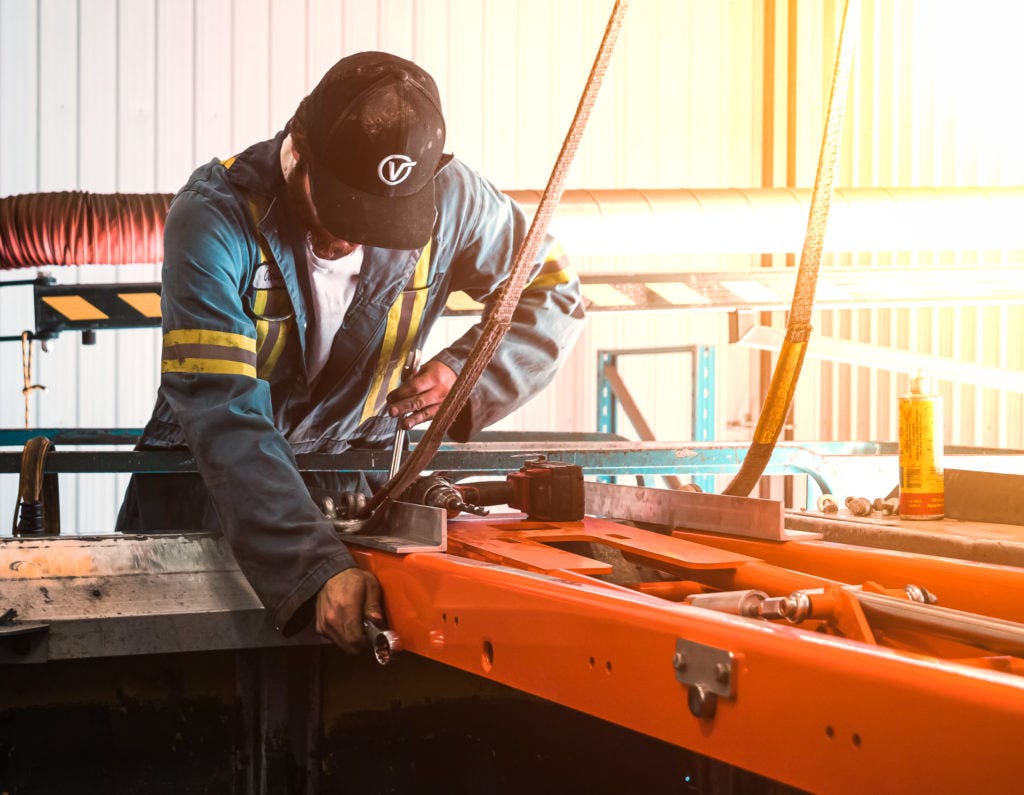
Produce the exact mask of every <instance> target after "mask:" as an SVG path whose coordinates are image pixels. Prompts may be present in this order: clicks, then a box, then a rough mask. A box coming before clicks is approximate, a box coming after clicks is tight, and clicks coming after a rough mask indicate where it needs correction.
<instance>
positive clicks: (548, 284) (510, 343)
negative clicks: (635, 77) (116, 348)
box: [118, 133, 583, 634]
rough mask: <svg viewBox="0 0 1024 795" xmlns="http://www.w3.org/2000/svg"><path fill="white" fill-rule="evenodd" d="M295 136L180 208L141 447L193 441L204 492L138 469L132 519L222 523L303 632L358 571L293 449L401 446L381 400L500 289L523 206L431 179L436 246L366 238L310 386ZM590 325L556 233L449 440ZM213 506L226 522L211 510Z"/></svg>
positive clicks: (259, 589) (188, 190)
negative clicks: (291, 181) (413, 358)
mask: <svg viewBox="0 0 1024 795" xmlns="http://www.w3.org/2000/svg"><path fill="white" fill-rule="evenodd" d="M283 138H284V133H279V134H278V135H277V136H276V137H275V138H273V139H271V140H269V141H264V142H262V143H258V144H256V145H254V146H252V147H250V148H249V149H247V150H246V151H245V152H243V153H242V154H240V155H238V156H236V157H234V158H231V159H230V160H228V161H225V162H223V163H222V162H221V161H218V160H215V161H212V162H210V163H208V164H207V165H205V166H202V167H200V168H199V169H197V170H196V171H195V173H193V175H192V177H191V179H190V180H189V181H188V183H187V184H186V185H185V187H184V188H183V189H182V190H181V191H180V192H179V193H178V194H177V196H175V198H174V201H173V202H172V204H171V208H170V211H169V213H168V216H167V221H166V227H165V235H164V264H163V275H162V280H163V286H162V297H161V310H162V313H163V354H162V362H161V373H162V375H161V381H160V388H159V391H158V393H157V400H156V406H155V408H154V410H153V416H152V418H151V419H150V421H149V423H148V424H147V425H146V428H145V432H144V435H143V438H142V440H141V442H140V447H141V448H144V449H154V448H156V449H166V448H180V447H184V446H187V447H188V449H189V450H190V451H191V452H192V454H193V455H194V456H195V459H196V463H197V465H198V469H199V472H200V473H201V475H202V481H203V483H205V488H203V486H202V484H201V483H198V482H197V481H198V479H195V478H193V479H192V481H191V482H190V481H189V478H188V476H174V475H171V476H135V477H134V478H133V481H132V484H131V485H130V486H129V490H128V494H127V495H126V500H125V504H124V505H123V506H122V509H121V515H120V516H119V517H118V529H119V530H121V531H124V532H152V531H157V530H163V531H167V530H171V529H179V530H180V529H191V530H195V529H204V528H209V527H211V526H217V525H219V527H220V528H221V529H222V531H223V532H224V534H225V536H226V537H227V539H228V541H229V543H230V544H231V547H232V550H233V551H234V554H235V557H236V559H237V560H238V563H239V566H240V567H241V569H242V571H243V572H244V573H245V575H246V576H247V577H248V579H249V582H250V583H251V584H252V586H253V588H254V589H255V591H256V593H257V595H258V596H259V598H260V599H261V601H262V602H263V604H264V605H265V606H266V608H267V609H268V611H269V612H270V615H271V617H272V619H273V621H274V624H275V626H277V627H278V629H280V630H282V631H284V632H285V633H286V634H289V633H291V632H293V631H296V630H297V629H299V628H301V627H302V625H303V624H305V623H306V622H307V621H308V620H309V618H310V616H311V607H312V597H313V596H315V595H316V593H317V592H318V591H319V590H320V588H321V586H322V585H323V584H324V583H325V582H326V581H327V580H328V579H329V578H330V577H332V576H334V575H335V574H337V573H338V572H340V571H342V570H344V569H346V568H349V567H351V566H353V565H354V562H353V560H352V557H351V556H350V555H349V553H348V551H347V550H346V548H345V546H344V544H342V543H341V541H340V540H339V538H338V535H337V533H336V532H335V530H334V528H333V526H332V525H331V523H330V522H329V521H327V520H326V519H324V517H323V515H322V513H321V512H320V510H319V509H318V508H317V506H316V504H315V503H314V501H313V499H312V498H311V497H310V495H309V493H308V491H307V488H306V486H305V485H304V482H303V479H302V477H301V476H300V474H299V473H298V471H297V468H296V463H295V456H294V454H295V453H305V452H320V453H334V452H340V451H342V450H345V449H346V448H349V447H387V446H389V445H390V443H391V438H392V437H393V435H394V429H395V420H394V419H392V418H390V417H387V416H386V412H383V411H382V409H383V408H384V406H385V397H386V395H387V394H388V392H389V391H391V390H392V389H394V388H395V387H396V386H397V384H398V379H399V376H400V372H401V365H402V364H403V362H404V360H405V357H406V355H407V352H408V351H409V350H410V349H412V348H413V346H420V345H421V344H422V342H421V341H422V340H423V338H424V337H425V336H426V334H427V332H428V331H429V329H430V327H431V326H432V325H433V323H434V321H435V320H436V319H437V318H438V316H439V315H440V314H441V312H442V311H443V309H444V306H445V303H446V301H447V299H448V296H449V294H450V293H452V292H455V291H458V290H462V291H465V292H466V293H467V294H468V295H469V296H470V297H471V298H473V299H475V300H478V301H480V302H482V303H484V304H485V305H487V303H488V302H489V301H491V300H493V298H494V297H495V296H496V293H497V290H498V289H499V288H500V286H501V284H502V283H503V281H504V279H505V278H506V276H507V273H508V270H509V268H510V266H511V262H512V258H513V256H514V254H515V251H516V249H517V248H518V246H519V243H520V241H521V240H522V238H523V237H524V235H525V233H526V224H525V219H524V216H523V213H522V210H521V209H520V208H519V207H518V206H517V205H516V204H515V203H514V202H512V201H511V200H509V199H508V198H507V197H506V196H504V195H503V194H501V193H500V192H499V191H498V190H497V189H496V188H495V187H494V186H493V185H491V184H490V183H489V182H487V181H486V180H484V179H483V178H482V177H480V176H479V175H478V174H476V173H475V172H473V171H472V170H471V169H469V168H468V167H467V166H465V165H464V164H463V163H461V162H460V161H459V160H457V159H455V158H449V159H447V162H444V163H443V165H442V166H441V167H440V168H439V170H438V173H437V175H436V177H435V194H436V205H437V220H436V222H435V225H434V233H433V237H432V239H431V241H430V243H429V244H428V245H427V246H426V247H425V248H424V249H422V250H420V251H397V250H388V249H378V248H370V247H366V248H365V249H364V258H363V265H362V270H361V271H360V275H359V283H358V287H357V289H356V293H355V296H354V298H353V301H352V304H351V305H350V306H349V308H348V311H347V312H346V314H345V318H344V320H343V322H342V325H341V329H340V330H339V332H338V334H337V336H336V337H335V339H334V344H333V348H332V350H331V354H330V358H329V359H328V362H327V364H326V366H325V367H324V369H323V371H322V372H321V374H320V376H319V377H318V378H317V379H316V381H314V382H313V383H312V384H310V383H309V381H308V379H307V375H306V369H305V360H304V350H305V345H306V339H307V336H308V334H309V332H310V330H311V324H313V323H315V322H316V319H315V318H312V317H310V316H309V313H308V311H307V306H309V305H310V301H309V284H308V278H307V275H306V260H305V257H306V245H305V230H303V229H301V228H299V227H298V224H297V223H296V221H295V219H294V218H293V217H292V215H291V214H290V212H289V210H288V206H287V200H286V198H285V195H286V194H285V185H284V180H283V178H282V175H281V167H280V159H279V158H280V147H281V142H282V140H283ZM486 311H487V310H486V309H485V312H486ZM582 325H583V307H582V301H581V297H580V291H579V283H578V281H577V279H576V278H575V276H574V275H573V274H572V272H571V271H570V270H569V268H568V267H567V265H566V262H565V259H564V255H562V253H561V248H560V246H558V245H557V244H556V243H554V242H553V241H552V240H550V239H549V240H548V241H547V244H546V245H545V247H544V248H543V250H542V256H541V257H539V258H538V263H537V265H536V270H535V275H534V278H533V280H532V282H531V283H530V284H529V286H528V287H527V289H526V290H525V291H524V293H523V296H522V299H521V301H520V304H519V307H518V309H517V310H516V313H515V316H514V319H513V324H512V327H511V329H510V331H509V333H508V335H507V336H506V337H505V339H504V341H503V342H502V344H501V346H500V348H499V350H498V351H497V352H496V354H495V356H494V358H493V360H492V361H491V364H490V366H489V367H488V369H487V371H486V372H485V373H484V375H483V376H482V377H481V379H480V381H479V382H478V384H477V386H476V388H475V389H474V391H473V394H472V397H471V399H470V401H469V403H468V404H467V406H466V408H465V409H464V411H463V412H462V414H461V415H460V416H459V418H458V421H457V422H456V424H455V425H454V426H453V428H452V431H451V435H452V437H453V438H455V439H456V440H460V441H461V440H465V439H468V438H469V437H471V436H472V435H473V434H474V433H475V432H476V431H478V430H480V429H481V428H483V427H486V426H487V425H489V424H491V423H494V422H496V421H497V420H499V419H501V418H502V417H504V416H506V415H507V414H509V413H510V412H512V411H513V410H515V409H516V408H518V407H519V406H521V405H522V404H523V403H525V402H526V401H527V400H528V399H529V398H530V397H531V396H533V395H534V394H535V393H536V392H538V391H539V390H540V389H542V388H543V387H544V386H545V385H546V384H547V383H548V382H549V381H550V380H551V378H552V377H553V376H554V374H555V372H556V371H557V369H558V367H559V365H560V364H561V363H562V361H563V360H564V359H565V357H566V356H567V355H568V353H569V351H570V350H571V348H572V346H573V344H574V343H575V341H576V338H577V336H578V335H579V333H580V331H581V330H582ZM479 333H480V326H479V325H477V326H474V327H473V328H472V329H470V330H469V331H468V332H467V333H466V334H465V335H464V336H463V337H461V338H460V339H459V340H458V341H456V342H455V343H454V344H453V345H451V346H450V347H448V348H446V349H445V350H444V351H443V352H441V353H440V354H438V355H437V356H436V357H435V358H436V359H438V360H440V361H441V362H444V363H445V364H447V365H448V366H449V367H451V368H452V370H454V371H455V372H459V371H460V369H461V366H462V363H463V362H464V361H465V359H466V357H467V355H468V353H469V351H470V349H471V348H472V346H473V343H474V342H475V341H476V339H477V337H478V336H479ZM207 490H208V492H209V498H207V497H206V491H207ZM211 502H212V506H213V509H214V510H215V515H214V510H207V511H206V516H205V517H203V516H201V515H200V514H202V513H203V511H202V510H200V508H201V506H203V505H209V504H210V503H211ZM157 525H159V526H157Z"/></svg>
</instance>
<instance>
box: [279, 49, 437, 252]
mask: <svg viewBox="0 0 1024 795" xmlns="http://www.w3.org/2000/svg"><path fill="white" fill-rule="evenodd" d="M295 115H296V117H297V119H298V121H299V122H300V124H301V125H302V127H303V129H304V131H305V136H306V143H307V148H308V152H303V154H304V155H305V156H306V157H307V160H308V163H309V183H310V190H311V192H312V196H313V206H314V207H316V211H317V215H318V216H319V217H320V221H321V223H323V225H324V226H325V227H326V228H327V229H328V230H329V231H330V232H331V233H332V234H333V235H335V236H337V237H339V238H342V239H343V240H348V241H349V242H351V243H362V244H364V245H368V246H376V247H380V248H394V249H415V248H421V247H422V246H425V245H426V244H427V242H428V241H429V240H430V234H431V231H432V230H433V227H434V218H435V209H434V173H435V171H436V169H437V164H438V161H439V160H440V159H441V149H442V147H443V146H444V137H445V126H444V116H443V115H442V113H441V99H440V96H439V95H438V92H437V85H436V84H435V83H434V79H433V78H432V77H431V76H430V75H429V74H427V73H426V72H425V71H423V69H421V68H420V67H419V66H417V65H416V64H414V63H413V62H412V61H407V60H405V59H404V58H399V57H398V56H396V55H391V54H390V53H386V52H361V53H357V54H355V55H350V56H348V57H347V58H342V59H341V60H340V61H338V63H336V64H335V65H334V66H332V67H331V69H330V71H328V72H327V74H325V75H324V76H323V78H322V79H321V80H320V82H319V83H318V84H317V86H316V88H314V89H313V91H312V92H311V93H310V94H309V96H307V97H306V98H305V99H304V100H303V101H302V104H301V105H300V106H299V109H298V110H297V111H296V114H295ZM294 121H295V120H293V123H294Z"/></svg>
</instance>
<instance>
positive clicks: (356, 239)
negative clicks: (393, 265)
mask: <svg viewBox="0 0 1024 795" xmlns="http://www.w3.org/2000/svg"><path fill="white" fill-rule="evenodd" d="M309 186H310V192H311V193H312V198H313V206H314V207H315V208H316V213H317V216H319V218H320V223H322V224H323V225H324V227H325V228H326V229H327V231H329V232H330V233H331V234H332V235H334V236H335V237H338V238H340V239H342V240H347V241H348V242H349V243H360V244H362V245H364V246H373V247H375V248H393V249H417V248H423V247H424V246H425V245H426V244H427V243H428V242H429V241H430V235H431V233H432V232H433V229H434V219H435V217H436V214H435V209H434V181H433V180H429V181H428V182H427V184H426V185H424V186H423V188H421V189H420V190H419V191H418V192H417V193H413V194H411V195H409V196H378V195H376V194H372V193H366V192H365V191H361V190H359V189H357V188H353V187H351V186H350V185H345V184H343V183H342V182H340V181H339V180H337V179H335V178H334V177H333V176H332V175H331V174H330V172H328V171H327V170H326V169H317V168H315V167H313V168H310V173H309Z"/></svg>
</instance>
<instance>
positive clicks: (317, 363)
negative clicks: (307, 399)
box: [306, 239, 363, 382]
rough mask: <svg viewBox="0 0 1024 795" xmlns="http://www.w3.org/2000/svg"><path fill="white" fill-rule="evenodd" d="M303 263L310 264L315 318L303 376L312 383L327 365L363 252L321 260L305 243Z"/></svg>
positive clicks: (349, 301)
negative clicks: (305, 374) (307, 376)
mask: <svg viewBox="0 0 1024 795" xmlns="http://www.w3.org/2000/svg"><path fill="white" fill-rule="evenodd" d="M306 261H307V262H308V263H309V288H310V293H311V295H312V298H313V305H312V307H310V308H311V309H312V310H313V312H312V314H313V317H314V318H315V322H314V323H313V324H312V327H313V333H312V334H310V336H309V339H307V340H306V372H307V373H308V375H309V380H310V382H312V381H314V380H315V379H316V377H317V376H318V375H320V371H321V370H323V369H324V365H325V364H327V359H328V357H329V356H330V355H331V344H332V343H333V342H334V336H335V335H336V334H337V333H338V329H339V328H341V321H342V320H344V318H345V312H346V311H347V310H348V307H349V304H351V303H352V298H353V297H354V296H355V294H356V285H358V284H359V269H360V268H361V267H362V266H363V248H362V246H360V247H359V248H357V249H356V250H355V251H353V252H352V253H351V254H349V255H348V256H347V257H339V258H338V259H320V257H318V256H317V255H316V254H314V253H313V248H312V246H310V244H309V240H308V239H307V240H306Z"/></svg>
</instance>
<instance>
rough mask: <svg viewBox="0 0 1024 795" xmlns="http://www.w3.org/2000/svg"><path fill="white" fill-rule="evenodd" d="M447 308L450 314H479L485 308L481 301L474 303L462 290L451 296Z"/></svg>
mask: <svg viewBox="0 0 1024 795" xmlns="http://www.w3.org/2000/svg"><path fill="white" fill-rule="evenodd" d="M445 306H446V307H447V308H448V310H449V311H450V312H471V311H472V312H479V311H480V310H481V309H483V308H484V305H483V304H481V303H480V302H479V301H474V300H473V299H472V298H470V297H469V296H468V295H466V294H465V293H464V292H462V291H461V290H459V291H458V292H456V293H452V294H451V295H449V296H448V301H447V303H445Z"/></svg>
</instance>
